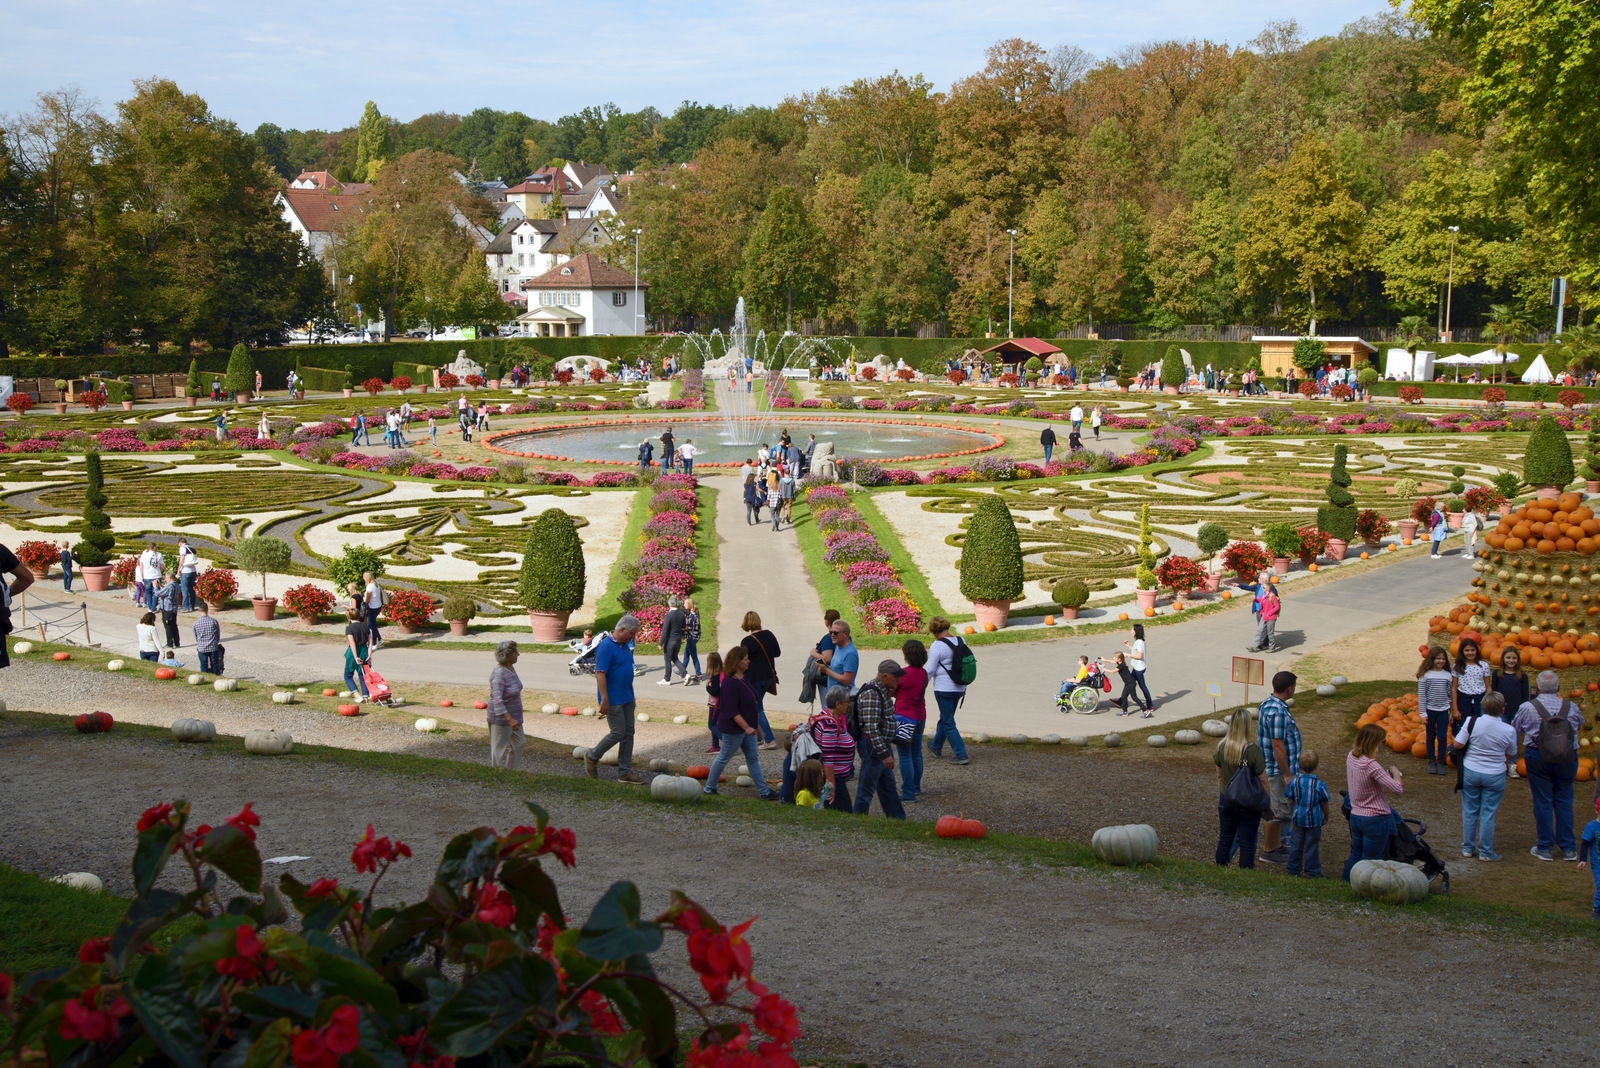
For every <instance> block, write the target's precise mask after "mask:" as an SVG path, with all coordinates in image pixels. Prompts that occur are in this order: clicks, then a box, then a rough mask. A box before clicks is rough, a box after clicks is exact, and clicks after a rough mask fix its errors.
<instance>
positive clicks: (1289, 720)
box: [1256, 671, 1300, 864]
mask: <svg viewBox="0 0 1600 1068" xmlns="http://www.w3.org/2000/svg"><path fill="white" fill-rule="evenodd" d="M1297 681H1298V680H1297V679H1296V678H1295V674H1294V672H1292V671H1280V672H1278V673H1277V674H1276V675H1274V676H1272V696H1271V697H1269V698H1267V699H1266V700H1265V701H1262V702H1261V713H1260V720H1259V722H1258V723H1257V724H1256V744H1257V745H1259V746H1261V752H1262V753H1263V754H1265V756H1266V758H1267V792H1268V793H1269V794H1271V795H1272V818H1271V819H1269V820H1267V821H1266V824H1267V826H1266V834H1265V835H1263V836H1262V837H1263V838H1264V839H1265V840H1264V841H1263V842H1262V852H1261V859H1262V860H1265V861H1268V862H1270V863H1273V864H1287V863H1288V862H1289V843H1287V842H1284V841H1283V840H1282V834H1283V831H1282V827H1283V825H1284V824H1286V823H1288V824H1289V826H1290V827H1291V828H1292V827H1293V826H1294V825H1293V823H1291V822H1290V821H1291V819H1292V817H1293V815H1294V808H1293V806H1292V805H1290V804H1289V796H1288V788H1289V779H1290V778H1291V777H1293V776H1294V774H1295V773H1296V772H1297V771H1298V770H1299V768H1300V727H1299V725H1298V724H1297V723H1295V721H1294V716H1293V715H1291V714H1290V712H1289V699H1290V698H1291V697H1293V696H1294V685H1295V683H1296V682H1297ZM1290 833H1291V834H1292V833H1293V831H1292V830H1291V832H1290Z"/></svg>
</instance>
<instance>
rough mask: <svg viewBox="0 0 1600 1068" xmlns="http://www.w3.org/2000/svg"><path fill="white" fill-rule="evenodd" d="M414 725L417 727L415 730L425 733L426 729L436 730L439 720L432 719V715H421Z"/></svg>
mask: <svg viewBox="0 0 1600 1068" xmlns="http://www.w3.org/2000/svg"><path fill="white" fill-rule="evenodd" d="M414 726H415V727H416V728H417V730H419V731H422V732H423V733H424V734H426V733H427V732H428V731H436V730H438V729H439V721H438V720H436V719H434V718H433V717H432V716H423V717H422V718H421V719H419V720H417V722H416V723H415V724H414Z"/></svg>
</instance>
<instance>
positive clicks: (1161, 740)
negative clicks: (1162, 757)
mask: <svg viewBox="0 0 1600 1068" xmlns="http://www.w3.org/2000/svg"><path fill="white" fill-rule="evenodd" d="M1144 744H1145V745H1148V746H1149V747H1150V748H1151V749H1165V748H1166V747H1167V736H1166V735H1165V734H1152V735H1150V737H1148V738H1146V739H1145V740H1144Z"/></svg>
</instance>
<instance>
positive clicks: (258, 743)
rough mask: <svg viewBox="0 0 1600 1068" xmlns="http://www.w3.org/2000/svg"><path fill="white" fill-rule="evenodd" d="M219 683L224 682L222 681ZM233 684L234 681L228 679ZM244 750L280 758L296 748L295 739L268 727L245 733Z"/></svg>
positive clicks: (286, 732) (282, 731) (275, 728)
mask: <svg viewBox="0 0 1600 1068" xmlns="http://www.w3.org/2000/svg"><path fill="white" fill-rule="evenodd" d="M217 681H219V682H220V681H222V680H221V679H219V680H217ZM227 681H228V682H232V681H233V680H232V679H228V680H227ZM244 748H245V751H246V752H249V753H260V754H262V755H263V756H279V755H281V754H283V753H287V752H289V751H290V750H291V749H293V748H294V739H293V738H292V737H290V735H289V732H288V731H286V730H280V729H279V728H277V727H268V728H266V729H264V730H253V731H245V732H244Z"/></svg>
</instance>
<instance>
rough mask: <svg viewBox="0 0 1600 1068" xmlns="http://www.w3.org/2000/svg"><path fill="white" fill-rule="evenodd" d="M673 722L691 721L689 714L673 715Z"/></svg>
mask: <svg viewBox="0 0 1600 1068" xmlns="http://www.w3.org/2000/svg"><path fill="white" fill-rule="evenodd" d="M672 722H674V723H688V722H689V717H688V716H673V717H672Z"/></svg>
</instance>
